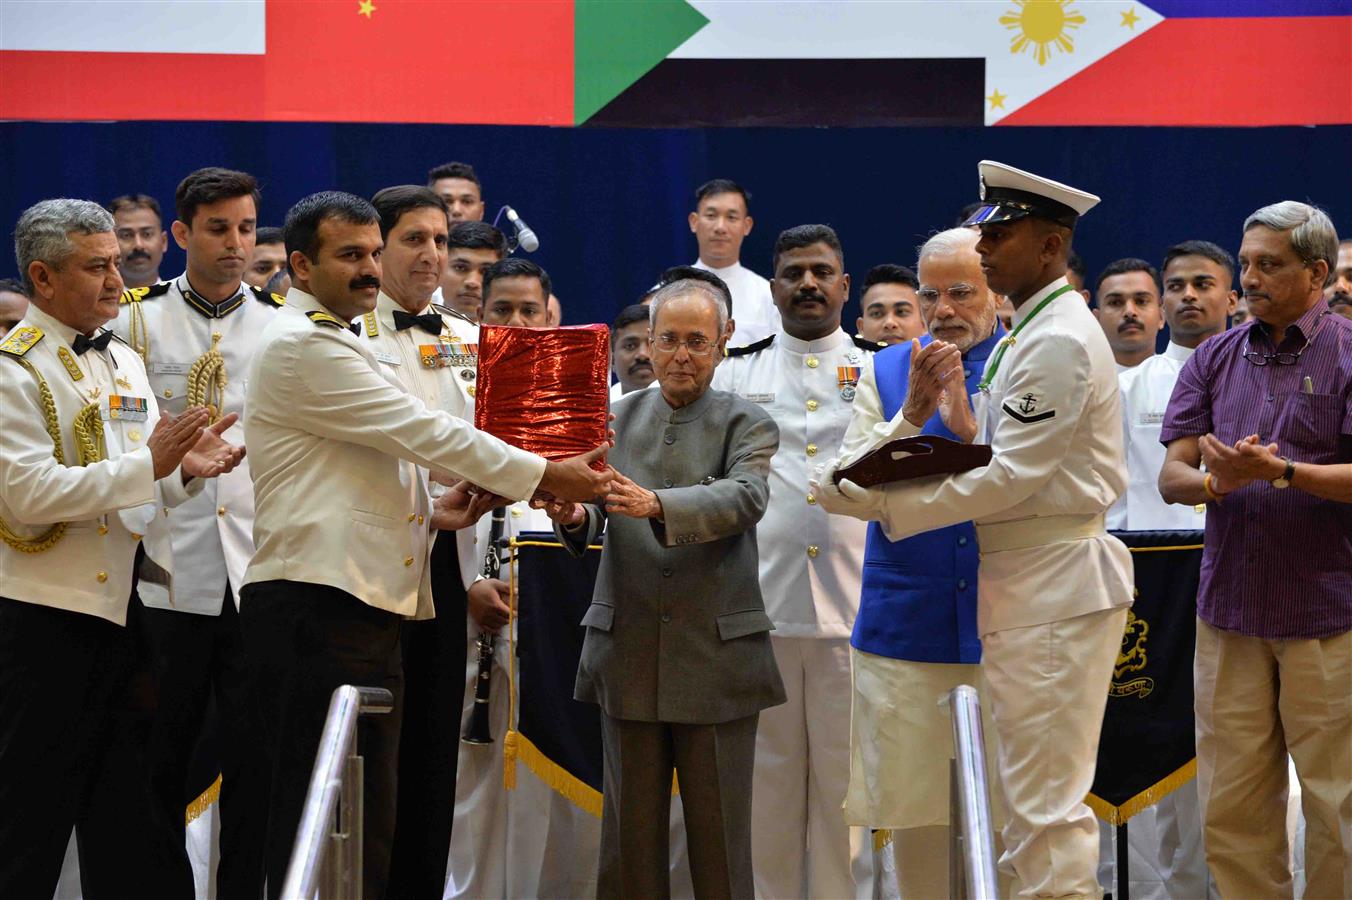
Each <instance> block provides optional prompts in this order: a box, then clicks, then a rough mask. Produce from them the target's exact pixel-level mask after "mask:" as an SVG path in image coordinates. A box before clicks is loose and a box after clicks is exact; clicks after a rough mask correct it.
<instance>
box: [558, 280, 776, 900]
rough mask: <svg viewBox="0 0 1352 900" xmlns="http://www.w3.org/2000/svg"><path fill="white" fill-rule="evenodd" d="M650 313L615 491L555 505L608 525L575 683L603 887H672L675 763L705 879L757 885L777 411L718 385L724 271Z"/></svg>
mask: <svg viewBox="0 0 1352 900" xmlns="http://www.w3.org/2000/svg"><path fill="white" fill-rule="evenodd" d="M649 321H650V335H651V340H652V348H653V355H652V359H653V366H654V368H655V369H656V370H657V382H658V385H659V387H660V390H648V391H635V392H633V393H632V394H629V395H627V396H625V397H623V398H622V399H621V400H619V401H618V402H617V403H616V404H615V405H614V407H613V408H612V409H613V412H614V413H615V449H614V450H613V451H611V453H610V463H611V465H612V466H613V467H614V468H615V470H616V471H617V472H620V473H624V474H620V475H617V476H616V478H615V480H614V482H613V483H612V488H611V492H610V493H609V494H607V495H606V497H605V505H604V507H602V506H599V505H587V506H582V505H578V504H554V505H551V506H549V507H548V509H549V512H550V515H551V517H552V518H553V519H554V520H555V523H556V525H555V530H556V531H557V533H558V534H559V536H560V538H561V539H562V540H563V542H564V543H565V545H567V546H568V548H569V549H570V550H571V551H572V552H573V553H574V554H575V555H581V553H582V552H583V550H584V549H585V548H586V546H587V544H588V543H590V542H591V541H592V540H593V539H594V538H595V536H596V534H597V532H599V531H600V530H601V527H602V525H605V526H606V537H605V549H604V551H603V553H602V556H601V570H600V574H599V576H598V577H597V582H596V593H595V594H594V596H593V598H592V605H591V607H590V608H589V609H588V610H587V613H586V615H585V616H584V617H583V619H582V624H583V625H586V626H587V637H586V642H585V643H584V645H583V648H582V662H581V665H580V667H579V668H578V673H577V688H576V694H575V695H576V697H577V699H578V700H583V701H587V702H591V703H597V704H599V705H600V707H601V711H602V716H601V735H602V743H603V747H604V751H605V778H604V789H605V791H604V793H605V804H604V814H603V817H602V824H601V856H600V871H599V874H598V878H597V893H598V895H599V896H600V897H666V896H668V895H669V893H670V891H669V884H668V871H667V856H668V846H667V845H668V838H667V836H668V831H667V819H668V812H669V809H670V805H671V776H672V769H673V768H674V769H675V771H676V774H677V778H678V781H679V784H680V791H681V802H682V806H683V808H684V811H685V826H686V841H687V843H688V845H689V853H690V874H691V879H692V881H693V884H694V888H695V895H696V896H698V897H701V898H709V897H751V896H752V894H753V891H754V887H753V884H752V877H751V772H752V765H753V763H754V760H755V753H756V722H757V719H758V717H759V715H760V711H761V710H762V709H765V708H766V707H769V706H775V705H776V704H779V703H783V702H784V685H783V682H782V681H780V678H779V670H778V668H776V665H775V658H774V653H773V651H772V650H771V649H770V640H769V637H770V634H769V633H770V630H771V628H772V627H773V626H772V625H771V623H770V619H769V617H768V616H767V615H766V614H765V605H764V603H763V602H762V600H761V592H760V585H759V583H758V580H757V556H756V523H757V522H758V521H759V520H760V518H761V516H762V515H763V514H764V513H765V505H766V501H767V499H768V496H769V488H768V486H767V483H766V479H767V476H768V475H769V472H770V459H771V457H772V456H774V452H775V449H776V448H777V447H778V445H779V429H778V428H777V427H776V426H775V423H774V421H773V420H772V419H771V418H770V417H769V416H768V415H766V414H765V413H764V412H763V411H762V410H761V409H760V408H758V407H757V406H755V405H754V404H752V403H749V402H747V401H746V400H743V399H742V398H740V397H738V396H737V395H735V394H730V393H726V392H724V391H711V390H709V382H710V381H711V380H712V379H713V374H714V369H715V368H717V366H718V363H719V361H720V360H721V359H722V357H723V347H724V344H725V343H726V341H727V339H728V337H729V335H730V334H731V328H730V327H729V322H728V312H727V306H726V301H725V299H724V298H723V297H722V296H721V294H720V293H719V291H718V289H717V287H715V286H712V285H710V284H708V283H705V282H703V281H696V280H682V281H677V282H674V283H672V284H670V285H667V286H666V287H664V288H662V289H661V290H660V291H659V292H658V293H657V295H656V296H655V297H654V299H653V303H652V307H651V311H650V320H649ZM626 476H627V477H626Z"/></svg>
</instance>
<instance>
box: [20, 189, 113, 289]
mask: <svg viewBox="0 0 1352 900" xmlns="http://www.w3.org/2000/svg"><path fill="white" fill-rule="evenodd" d="M112 230H113V214H112V213H110V212H108V210H106V209H104V208H103V207H102V206H99V205H98V204H97V203H92V202H90V201H89V200H71V199H66V198H63V199H59V200H43V201H41V202H39V203H34V204H33V205H32V206H30V207H28V209H26V210H24V212H23V215H21V216H19V223H18V224H17V225H15V226H14V258H15V259H16V260H17V261H18V263H19V275H20V276H21V277H22V278H23V285H24V287H25V288H27V289H28V293H29V296H32V295H33V293H34V288H33V279H32V277H31V276H29V274H28V267H29V266H30V265H31V264H33V263H34V262H45V263H46V264H47V265H49V266H51V267H52V268H53V269H58V270H59V269H60V268H61V265H62V263H64V262H65V261H66V259H67V257H69V256H70V255H71V254H72V253H73V252H75V245H74V244H73V243H72V242H71V239H70V236H71V234H73V233H79V234H101V233H103V232H105V231H112Z"/></svg>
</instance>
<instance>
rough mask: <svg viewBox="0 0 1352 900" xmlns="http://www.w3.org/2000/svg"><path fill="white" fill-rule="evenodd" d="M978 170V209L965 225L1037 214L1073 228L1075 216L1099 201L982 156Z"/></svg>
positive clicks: (1057, 183)
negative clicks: (979, 198) (979, 176)
mask: <svg viewBox="0 0 1352 900" xmlns="http://www.w3.org/2000/svg"><path fill="white" fill-rule="evenodd" d="M977 170H978V171H979V172H980V173H981V208H980V209H978V210H977V211H976V212H974V213H972V215H971V216H969V217H968V218H967V221H966V222H964V223H963V224H964V225H980V224H982V223H985V222H1007V221H1011V220H1013V219H1022V218H1024V217H1025V216H1036V217H1037V218H1039V219H1049V220H1050V221H1053V222H1056V223H1058V224H1060V225H1065V226H1066V227H1067V228H1074V227H1075V221H1076V219H1078V218H1079V217H1080V216H1082V215H1084V214H1085V213H1087V212H1089V210H1091V209H1093V208H1094V207H1095V206H1097V205H1098V202H1099V198H1098V197H1096V196H1094V195H1093V194H1090V193H1087V192H1085V191H1082V190H1080V189H1079V188H1073V187H1071V186H1070V185H1068V184H1062V183H1061V182H1059V181H1052V180H1051V179H1050V178H1043V177H1042V176H1041V175H1034V174H1033V173H1032V172H1025V171H1024V170H1023V169H1016V168H1014V167H1013V166H1007V165H1005V164H1004V163H1001V162H995V161H994V160H989V159H983V160H982V161H981V163H980V164H979V165H978V166H977Z"/></svg>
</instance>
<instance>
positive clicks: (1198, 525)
mask: <svg viewBox="0 0 1352 900" xmlns="http://www.w3.org/2000/svg"><path fill="white" fill-rule="evenodd" d="M1192 354H1193V351H1192V350H1190V349H1189V348H1187V347H1184V346H1181V345H1179V344H1175V343H1173V342H1172V341H1170V342H1169V346H1168V348H1166V349H1165V351H1164V352H1163V353H1161V354H1159V355H1158V356H1152V357H1150V358H1149V359H1147V360H1146V361H1145V362H1143V363H1141V364H1140V365H1139V366H1136V367H1134V368H1131V369H1127V370H1126V371H1125V372H1123V373H1122V374H1121V375H1119V376H1118V386H1119V387H1120V388H1121V391H1122V435H1123V438H1124V439H1125V444H1126V452H1127V491H1126V493H1124V494H1123V495H1122V496H1121V497H1119V498H1117V502H1116V503H1114V504H1113V505H1112V508H1111V509H1109V510H1108V527H1109V528H1118V529H1128V530H1132V531H1149V530H1152V529H1183V530H1189V531H1194V530H1201V529H1203V528H1205V527H1206V506H1205V505H1202V506H1183V505H1180V504H1177V503H1165V502H1164V498H1163V497H1161V496H1160V490H1159V484H1158V481H1159V475H1160V469H1162V468H1164V453H1165V447H1164V445H1163V444H1161V443H1160V426H1161V425H1162V424H1163V422H1164V411H1165V410H1166V409H1167V408H1168V407H1169V397H1170V396H1172V395H1173V392H1174V384H1175V383H1176V382H1177V381H1178V373H1179V372H1180V371H1182V369H1183V364H1184V363H1185V362H1187V361H1188V357H1190V356H1192Z"/></svg>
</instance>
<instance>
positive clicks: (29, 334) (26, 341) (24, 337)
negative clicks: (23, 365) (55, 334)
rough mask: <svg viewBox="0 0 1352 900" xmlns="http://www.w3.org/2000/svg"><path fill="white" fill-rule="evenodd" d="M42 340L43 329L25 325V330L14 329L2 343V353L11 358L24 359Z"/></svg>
mask: <svg viewBox="0 0 1352 900" xmlns="http://www.w3.org/2000/svg"><path fill="white" fill-rule="evenodd" d="M40 340H42V329H41V328H37V327H34V326H32V325H25V326H24V327H23V328H16V329H14V330H13V331H11V332H10V333H9V334H8V335H7V336H6V337H5V339H4V340H3V341H0V353H8V354H9V355H10V356H17V357H20V358H22V357H23V355H24V354H25V353H27V352H28V351H29V350H32V349H33V347H34V345H36V344H37V342H38V341H40Z"/></svg>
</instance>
